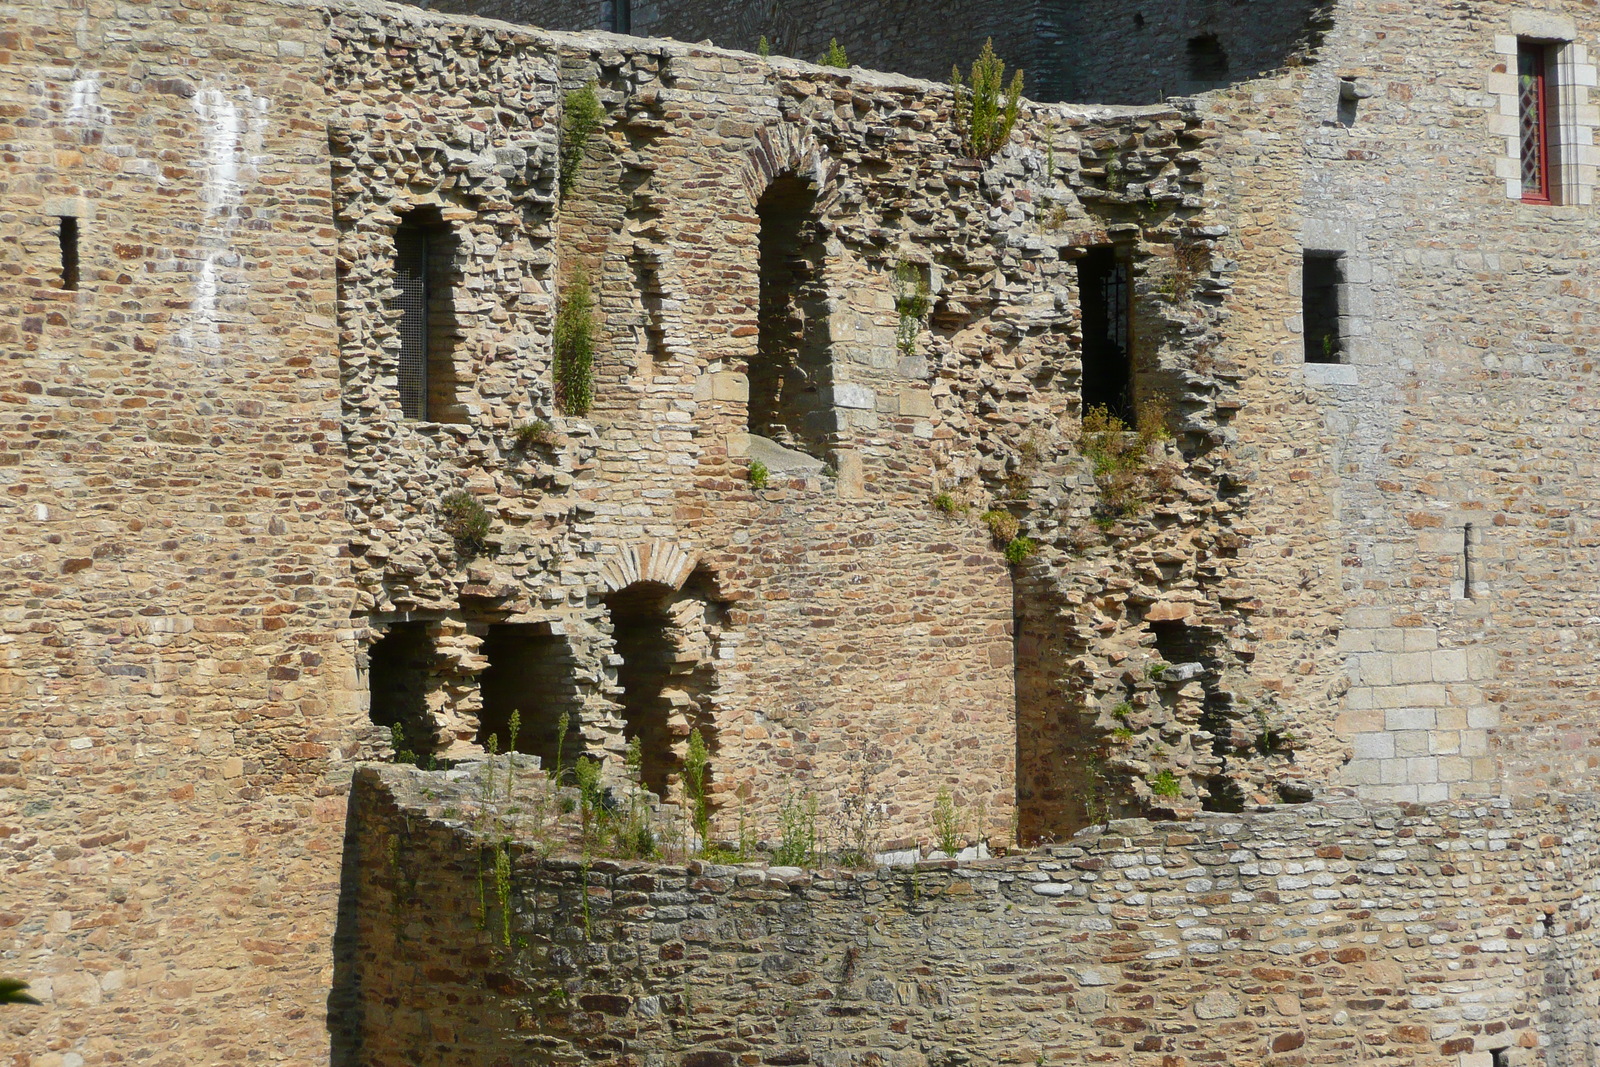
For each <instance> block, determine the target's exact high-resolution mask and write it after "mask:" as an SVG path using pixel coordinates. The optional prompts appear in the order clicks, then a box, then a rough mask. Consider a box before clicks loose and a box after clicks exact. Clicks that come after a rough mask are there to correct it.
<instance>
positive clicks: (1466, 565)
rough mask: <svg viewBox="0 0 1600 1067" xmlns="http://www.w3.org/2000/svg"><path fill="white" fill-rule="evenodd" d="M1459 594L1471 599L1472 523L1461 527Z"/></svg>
mask: <svg viewBox="0 0 1600 1067" xmlns="http://www.w3.org/2000/svg"><path fill="white" fill-rule="evenodd" d="M1461 595H1462V596H1463V597H1466V598H1467V599H1468V600H1471V599H1472V597H1473V595H1474V594H1473V590H1472V523H1470V522H1469V523H1467V524H1466V525H1464V526H1463V527H1461Z"/></svg>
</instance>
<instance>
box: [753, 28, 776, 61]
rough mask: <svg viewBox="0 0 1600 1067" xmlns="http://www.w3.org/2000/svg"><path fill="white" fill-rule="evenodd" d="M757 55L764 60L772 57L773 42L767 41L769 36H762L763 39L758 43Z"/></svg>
mask: <svg viewBox="0 0 1600 1067" xmlns="http://www.w3.org/2000/svg"><path fill="white" fill-rule="evenodd" d="M756 55H758V56H760V57H761V58H762V59H766V58H767V57H768V56H770V55H772V42H771V41H769V40H767V35H766V34H764V33H763V34H762V35H761V39H760V40H759V41H757V42H756Z"/></svg>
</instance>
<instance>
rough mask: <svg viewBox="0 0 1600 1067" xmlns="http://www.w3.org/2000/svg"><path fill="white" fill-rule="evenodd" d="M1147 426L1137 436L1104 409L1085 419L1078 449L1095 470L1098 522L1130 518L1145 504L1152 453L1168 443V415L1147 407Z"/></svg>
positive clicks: (1145, 418)
mask: <svg viewBox="0 0 1600 1067" xmlns="http://www.w3.org/2000/svg"><path fill="white" fill-rule="evenodd" d="M1141 421H1142V422H1143V423H1144V425H1143V426H1141V427H1140V429H1139V431H1138V432H1137V433H1135V432H1133V431H1132V430H1130V429H1129V427H1128V425H1127V423H1125V422H1123V421H1122V420H1121V419H1119V418H1118V417H1117V416H1115V415H1113V414H1111V412H1110V411H1109V410H1107V409H1106V408H1105V407H1104V406H1100V405H1096V406H1095V407H1093V408H1090V409H1089V411H1088V413H1087V414H1086V415H1084V417H1083V434H1082V436H1081V437H1080V438H1079V439H1078V447H1079V449H1080V450H1081V451H1082V452H1083V455H1084V456H1085V457H1087V458H1088V460H1089V462H1090V463H1091V464H1093V466H1094V482H1095V486H1096V487H1097V488H1098V489H1099V491H1100V494H1099V495H1100V506H1099V509H1098V514H1097V516H1096V518H1097V520H1099V519H1115V518H1119V517H1122V516H1126V515H1131V514H1133V513H1134V512H1135V511H1137V510H1138V509H1139V507H1140V505H1142V504H1143V503H1144V492H1143V489H1144V484H1143V483H1144V480H1145V476H1146V475H1147V474H1149V473H1150V471H1151V468H1152V463H1151V461H1150V449H1151V448H1152V447H1153V446H1154V445H1155V444H1156V442H1158V441H1164V440H1167V438H1168V437H1169V436H1170V435H1169V434H1168V432H1167V426H1166V413H1165V411H1164V410H1162V409H1160V408H1158V407H1157V406H1156V405H1155V404H1153V403H1152V404H1150V405H1147V407H1146V410H1145V417H1144V419H1143V420H1141Z"/></svg>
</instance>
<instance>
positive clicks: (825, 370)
mask: <svg viewBox="0 0 1600 1067" xmlns="http://www.w3.org/2000/svg"><path fill="white" fill-rule="evenodd" d="M756 213H757V215H759V216H760V219H761V242H760V244H761V248H760V257H761V264H760V266H761V303H760V319H759V326H760V337H759V341H758V345H757V353H756V358H755V360H754V361H753V362H752V363H751V364H750V432H751V433H753V434H759V435H760V436H762V437H766V438H770V439H771V440H773V441H776V442H778V443H779V444H780V445H783V446H784V447H785V448H792V449H795V450H796V451H800V452H804V453H806V454H808V455H811V456H816V457H818V458H825V457H826V455H827V450H828V447H829V444H830V441H831V438H832V436H833V434H834V433H835V431H836V429H837V420H836V419H835V417H834V413H833V410H832V407H831V402H832V397H831V392H832V386H833V374H832V364H831V362H830V359H831V355H830V347H831V346H830V342H831V340H832V339H831V337H830V336H829V328H828V293H827V286H826V284H825V280H824V276H823V274H824V272H823V265H824V261H825V258H826V253H825V249H824V247H823V234H822V228H821V226H820V225H819V223H818V221H817V203H816V190H815V189H814V188H813V187H812V186H811V184H810V183H808V182H805V181H802V180H801V179H799V178H797V177H795V176H794V175H792V174H788V175H783V176H781V177H779V178H777V179H775V180H774V181H773V183H772V184H771V185H770V186H768V188H767V191H766V193H764V194H763V195H762V197H761V200H760V201H759V202H758V203H757V205H756Z"/></svg>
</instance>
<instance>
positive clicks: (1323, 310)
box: [1300, 249, 1345, 363]
mask: <svg viewBox="0 0 1600 1067" xmlns="http://www.w3.org/2000/svg"><path fill="white" fill-rule="evenodd" d="M1300 296H1301V299H1300V314H1301V323H1302V326H1303V329H1304V333H1305V342H1306V362H1307V363H1342V362H1344V352H1343V347H1344V342H1343V337H1342V335H1341V331H1340V329H1339V320H1340V316H1341V315H1342V314H1343V312H1344V303H1345V296H1344V256H1343V255H1341V254H1340V253H1338V252H1313V251H1310V250H1309V249H1308V250H1307V251H1306V252H1305V258H1304V259H1303V260H1302V262H1301V270H1300Z"/></svg>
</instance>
